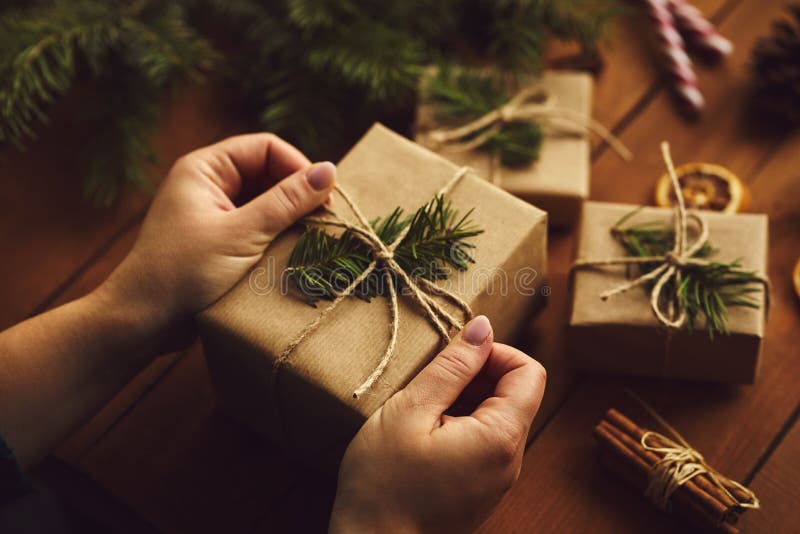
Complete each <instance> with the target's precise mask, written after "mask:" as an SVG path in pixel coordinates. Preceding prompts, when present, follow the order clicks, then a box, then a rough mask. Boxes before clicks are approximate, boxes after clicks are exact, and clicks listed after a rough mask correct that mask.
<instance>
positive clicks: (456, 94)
mask: <svg viewBox="0 0 800 534" xmlns="http://www.w3.org/2000/svg"><path fill="white" fill-rule="evenodd" d="M426 91H427V93H428V94H427V98H428V99H429V100H430V101H431V103H432V104H433V106H434V113H435V116H436V119H437V120H438V121H440V122H441V123H443V124H449V123H454V124H459V123H460V124H463V123H464V122H467V121H470V120H473V119H477V118H478V117H480V116H482V115H485V114H487V113H490V112H491V111H494V110H495V109H497V108H499V107H500V106H502V105H503V104H505V103H506V102H507V101H508V98H509V97H508V91H507V89H506V87H505V84H504V83H502V81H501V80H500V79H498V78H497V77H496V76H493V75H491V74H488V73H482V72H476V71H471V70H460V71H459V72H455V71H453V70H451V69H448V68H446V67H442V68H440V69H439V71H438V72H437V73H436V75H434V76H431V78H430V79H429V80H427V84H426ZM481 133H482V131H478V132H475V134H473V135H472V136H471V137H470V138H468V139H465V141H468V140H469V139H471V138H474V137H477V136H478V135H480V134H481ZM543 138H544V134H543V133H542V128H541V126H540V125H538V124H536V123H535V122H531V121H519V122H510V123H507V124H504V125H503V126H502V129H501V130H500V131H499V132H497V133H496V134H494V135H492V136H491V137H489V139H488V140H487V141H486V142H485V143H484V144H483V145H481V146H480V148H481V149H483V150H487V151H489V152H494V153H498V154H499V155H500V162H501V163H502V164H503V165H506V166H508V167H520V166H523V165H527V164H529V163H530V162H532V161H535V160H536V159H538V158H539V153H540V151H541V147H542V140H543Z"/></svg>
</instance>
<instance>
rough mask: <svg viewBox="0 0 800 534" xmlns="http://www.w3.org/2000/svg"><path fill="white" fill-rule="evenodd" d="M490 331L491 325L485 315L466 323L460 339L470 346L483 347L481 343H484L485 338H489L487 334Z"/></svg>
mask: <svg viewBox="0 0 800 534" xmlns="http://www.w3.org/2000/svg"><path fill="white" fill-rule="evenodd" d="M491 331H492V323H490V322H489V318H488V317H486V316H485V315H479V316H477V317H475V318H474V319H473V320H471V321H470V322H469V323H467V326H465V327H464V331H463V332H462V333H461V339H463V340H464V341H466V342H467V343H469V344H470V345H475V346H476V347H480V346H481V345H483V342H484V341H486V338H487V337H489V332H491Z"/></svg>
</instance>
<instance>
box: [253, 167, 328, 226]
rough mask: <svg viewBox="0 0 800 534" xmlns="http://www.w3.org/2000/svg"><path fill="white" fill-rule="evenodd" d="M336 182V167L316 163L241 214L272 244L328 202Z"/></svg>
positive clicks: (254, 202)
mask: <svg viewBox="0 0 800 534" xmlns="http://www.w3.org/2000/svg"><path fill="white" fill-rule="evenodd" d="M335 181H336V166H335V165H334V164H333V163H331V162H330V161H324V162H322V163H315V164H314V165H311V166H310V167H306V168H305V169H302V170H299V171H297V172H296V173H294V174H291V175H289V176H288V177H286V178H284V179H283V180H281V181H280V182H278V183H277V184H275V185H274V186H273V187H271V188H270V189H268V190H266V191H265V192H263V193H261V194H260V195H259V196H257V197H256V198H254V199H253V200H251V201H250V202H248V203H247V204H245V205H244V206H242V207H241V208H239V211H240V214H241V216H242V217H244V218H245V219H248V220H249V221H250V222H251V223H252V224H253V225H254V226H255V227H257V228H258V229H259V230H260V231H262V232H264V233H265V234H267V236H268V237H269V239H270V240H272V239H273V238H275V236H277V235H278V234H279V233H281V232H282V231H284V230H285V229H286V228H288V227H289V226H291V225H292V224H294V223H295V222H297V220H298V219H300V218H301V217H303V216H304V215H307V214H309V213H311V212H312V211H314V210H315V209H316V208H317V207H319V206H320V205H321V204H322V203H323V202H325V200H326V199H327V198H328V195H329V194H330V191H331V189H333V186H334V183H335Z"/></svg>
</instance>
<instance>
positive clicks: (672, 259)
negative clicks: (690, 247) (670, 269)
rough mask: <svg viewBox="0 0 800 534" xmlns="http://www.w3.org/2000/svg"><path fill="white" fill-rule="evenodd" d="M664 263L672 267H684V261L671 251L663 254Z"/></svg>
mask: <svg viewBox="0 0 800 534" xmlns="http://www.w3.org/2000/svg"><path fill="white" fill-rule="evenodd" d="M664 262H665V263H668V264H669V265H672V266H674V267H685V266H686V261H685V260H684V259H683V257H682V256H679V255H678V254H676V253H675V251H672V250H670V251H669V252H667V253H666V254H664Z"/></svg>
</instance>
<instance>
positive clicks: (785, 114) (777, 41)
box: [751, 3, 800, 126]
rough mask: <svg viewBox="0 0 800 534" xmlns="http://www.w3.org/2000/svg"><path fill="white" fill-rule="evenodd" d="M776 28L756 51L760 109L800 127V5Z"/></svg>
mask: <svg viewBox="0 0 800 534" xmlns="http://www.w3.org/2000/svg"><path fill="white" fill-rule="evenodd" d="M787 11H788V14H789V16H788V17H786V18H782V19H780V20H777V21H775V22H774V23H773V25H772V30H773V31H772V35H770V36H769V37H764V38H761V39H760V40H759V41H758V42H757V43H756V46H755V47H754V48H753V55H752V63H751V69H752V72H753V76H754V83H755V98H756V99H757V101H758V102H757V103H758V107H759V109H762V110H764V111H765V112H768V113H769V114H770V115H772V116H774V117H775V118H781V119H783V120H784V121H785V122H787V123H788V124H789V125H791V126H800V3H794V4H790V5H789V6H787Z"/></svg>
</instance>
